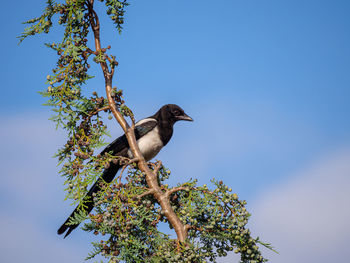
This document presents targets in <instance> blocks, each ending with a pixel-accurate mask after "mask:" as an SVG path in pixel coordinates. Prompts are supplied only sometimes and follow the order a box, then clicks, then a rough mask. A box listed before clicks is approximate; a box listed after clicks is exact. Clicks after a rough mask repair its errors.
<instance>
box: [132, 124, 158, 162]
mask: <svg viewBox="0 0 350 263" xmlns="http://www.w3.org/2000/svg"><path fill="white" fill-rule="evenodd" d="M148 120H149V119H144V120H142V121H140V122H138V123H137V124H136V125H140V124H141V123H143V122H145V121H148ZM152 120H153V119H152ZM137 144H138V146H139V149H140V151H141V153H142V155H143V157H144V158H145V160H146V161H149V160H151V159H152V158H154V157H155V156H156V155H157V154H158V153H159V151H160V150H161V149H162V148H163V142H162V140H161V139H160V137H159V131H158V127H157V126H156V127H155V128H154V129H153V130H151V131H150V132H148V133H147V134H146V135H144V136H142V137H141V138H140V139H138V140H137ZM128 155H129V157H130V158H132V153H131V150H129V151H128Z"/></svg>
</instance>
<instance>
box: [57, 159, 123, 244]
mask: <svg viewBox="0 0 350 263" xmlns="http://www.w3.org/2000/svg"><path fill="white" fill-rule="evenodd" d="M120 168H121V166H120V165H119V164H114V163H110V167H109V168H108V169H106V170H104V172H103V174H102V175H101V177H100V178H98V179H97V181H96V182H95V183H94V185H93V186H92V187H91V188H90V190H89V192H88V193H87V194H86V195H85V197H84V199H83V202H84V207H82V206H80V205H78V206H77V207H76V208H75V209H74V211H73V212H72V213H71V215H70V216H69V217H68V218H67V220H66V221H65V222H64V223H63V225H62V226H61V227H60V228H59V229H58V230H57V234H59V235H61V234H63V233H64V232H66V231H67V229H68V231H67V233H66V234H65V236H64V238H66V237H67V236H68V235H69V234H70V233H71V232H72V231H73V230H74V229H75V228H77V227H78V226H79V224H80V223H81V222H79V223H77V224H73V225H71V224H69V221H70V220H71V219H72V218H74V217H75V214H79V212H80V211H83V212H84V213H85V214H89V213H90V212H91V210H92V209H93V208H94V202H93V197H92V195H93V193H97V192H99V191H100V190H101V183H103V182H106V183H110V182H112V180H113V178H114V177H115V175H116V173H117V172H118V170H119V169H120Z"/></svg>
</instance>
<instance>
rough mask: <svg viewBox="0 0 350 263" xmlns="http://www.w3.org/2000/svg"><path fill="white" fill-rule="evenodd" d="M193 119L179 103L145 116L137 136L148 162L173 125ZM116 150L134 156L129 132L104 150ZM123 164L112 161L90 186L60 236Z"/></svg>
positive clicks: (159, 148) (114, 151)
mask: <svg viewBox="0 0 350 263" xmlns="http://www.w3.org/2000/svg"><path fill="white" fill-rule="evenodd" d="M180 120H183V121H193V120H192V118H191V117H190V116H188V115H187V114H186V113H185V112H184V110H183V109H181V108H180V107H179V106H177V105H175V104H167V105H164V106H163V107H161V108H160V109H159V110H158V111H157V112H156V114H154V115H152V116H150V117H148V118H145V119H142V120H140V121H138V122H137V123H136V124H135V130H134V132H135V137H136V142H137V145H138V147H139V149H140V151H141V153H142V155H143V157H144V158H145V160H146V161H149V160H151V159H152V158H154V157H155V156H156V155H157V154H158V153H159V151H160V150H161V149H162V148H163V147H164V146H165V145H166V144H167V143H168V142H169V140H170V139H171V136H172V135H173V126H174V124H175V122H177V121H180ZM104 153H112V154H113V155H115V156H123V157H128V158H133V156H132V152H131V150H130V147H129V143H128V140H127V139H126V136H125V134H124V135H122V136H120V137H119V138H117V139H115V140H114V141H113V142H112V143H111V144H109V145H108V146H107V147H106V148H105V149H104V150H103V151H102V152H101V155H103V154H104ZM121 167H122V165H120V164H119V163H113V162H110V163H109V167H108V168H107V169H105V170H104V171H103V173H102V175H101V176H100V177H99V178H98V179H97V181H96V182H95V183H94V185H93V186H92V187H91V188H90V190H89V192H88V193H87V194H86V196H85V197H84V199H83V202H84V204H85V206H86V207H84V208H81V207H79V206H77V207H76V208H75V210H74V211H73V212H72V214H71V215H70V216H69V217H68V218H67V220H66V221H65V222H64V223H63V225H62V226H61V227H60V228H59V229H58V231H57V233H58V234H59V235H61V234H63V233H64V232H66V231H67V230H68V231H67V233H66V234H65V236H64V238H66V237H67V236H68V235H69V234H70V233H71V232H72V231H73V230H74V229H75V228H76V227H77V226H78V225H79V223H77V224H73V225H70V224H68V222H69V221H70V220H71V219H72V218H74V216H75V214H77V213H79V209H80V210H83V211H84V212H85V213H86V214H89V213H90V212H91V210H92V209H93V207H94V203H93V201H92V196H93V194H94V193H97V192H99V191H100V190H101V183H102V182H106V183H110V182H112V180H113V179H114V177H115V175H116V173H117V172H118V170H119V169H120V168H121Z"/></svg>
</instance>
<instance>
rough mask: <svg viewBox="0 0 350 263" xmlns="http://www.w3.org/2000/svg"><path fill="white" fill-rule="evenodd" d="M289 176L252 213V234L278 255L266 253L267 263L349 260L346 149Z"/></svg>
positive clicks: (349, 198) (349, 160)
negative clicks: (272, 246) (268, 245)
mask: <svg viewBox="0 0 350 263" xmlns="http://www.w3.org/2000/svg"><path fill="white" fill-rule="evenodd" d="M288 178H290V179H288V181H287V182H284V183H282V184H279V185H276V186H275V187H273V188H272V189H271V188H270V189H266V191H265V192H263V193H262V194H261V195H260V196H259V198H258V199H257V201H256V202H255V203H254V204H253V209H251V212H252V215H253V216H252V220H251V224H250V225H251V226H253V227H252V228H253V230H254V231H253V233H257V234H259V235H260V236H261V237H262V238H263V240H266V241H268V242H271V243H272V244H273V245H274V246H275V248H276V249H277V250H278V251H279V253H280V254H279V255H277V254H274V253H267V254H266V255H267V257H268V258H270V262H272V263H273V262H283V263H295V262H308V263H322V262H324V263H326V262H327V263H328V262H339V263H342V262H348V254H347V253H348V251H347V248H348V246H349V244H348V238H349V236H350V205H349V203H350V149H347V150H342V151H340V152H338V153H336V154H333V155H331V156H328V157H327V158H324V159H323V160H320V161H318V162H317V163H316V164H314V165H312V166H310V167H309V168H307V169H305V170H304V171H303V172H301V173H299V174H296V175H295V176H291V177H288Z"/></svg>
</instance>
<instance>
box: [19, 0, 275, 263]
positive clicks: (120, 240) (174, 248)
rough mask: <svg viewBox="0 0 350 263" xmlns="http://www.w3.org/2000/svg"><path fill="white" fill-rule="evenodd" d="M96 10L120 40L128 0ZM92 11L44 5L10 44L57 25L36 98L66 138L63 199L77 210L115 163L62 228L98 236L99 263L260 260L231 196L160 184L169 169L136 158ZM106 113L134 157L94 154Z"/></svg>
mask: <svg viewBox="0 0 350 263" xmlns="http://www.w3.org/2000/svg"><path fill="white" fill-rule="evenodd" d="M99 2H102V3H101V4H102V5H105V8H106V14H107V15H108V16H109V17H110V19H111V21H112V22H113V23H114V25H115V28H116V31H118V32H119V33H120V32H121V31H122V29H123V24H124V14H125V11H126V8H127V6H128V4H129V3H128V1H126V0H99ZM96 4H97V3H95V1H94V0H66V1H62V2H61V3H59V1H53V0H48V1H47V4H46V8H45V10H44V11H43V13H42V14H41V15H40V16H39V17H37V18H34V19H31V20H28V21H27V22H25V23H26V24H28V26H27V27H26V28H25V31H24V32H23V33H22V35H21V36H20V37H19V39H20V42H22V41H23V40H24V39H25V38H27V37H28V36H32V35H36V34H40V33H49V31H50V29H51V28H52V27H53V24H54V23H53V18H54V17H55V16H56V17H58V22H57V23H58V25H59V26H61V27H63V36H62V39H61V41H60V42H58V43H54V42H53V43H46V44H45V45H46V46H47V47H49V48H51V49H52V50H53V51H54V52H56V53H57V56H58V59H57V64H56V66H55V67H54V68H53V69H52V72H50V73H49V75H47V83H48V88H47V89H46V90H44V91H42V92H41V94H42V95H43V96H44V97H46V98H47V103H46V105H48V106H50V107H51V108H52V110H53V112H54V115H53V117H52V120H53V121H54V122H55V123H56V125H57V127H61V128H62V129H64V130H65V131H66V135H67V142H66V143H65V144H64V145H63V146H62V147H61V148H60V149H58V151H57V153H56V157H57V158H58V160H59V164H60V165H61V166H60V167H61V168H60V171H59V173H60V175H61V176H63V177H64V178H65V179H66V180H65V183H64V184H65V186H66V188H65V191H66V199H70V200H72V201H73V203H74V204H78V205H79V206H80V207H81V208H84V200H83V199H84V196H85V194H86V193H87V188H88V186H89V185H91V184H93V183H94V182H95V181H96V180H97V178H98V177H99V175H100V174H101V172H102V171H103V169H104V168H108V166H109V165H110V164H111V163H112V162H114V163H116V162H119V163H121V164H123V169H122V171H121V173H120V174H119V176H118V177H117V178H116V179H115V180H114V181H113V182H112V183H111V184H107V183H104V184H102V185H101V191H100V192H98V193H97V194H95V195H94V197H93V199H94V200H93V202H94V204H95V210H94V212H92V213H90V214H88V215H86V214H85V213H84V212H83V211H84V210H83V209H81V213H79V214H77V215H76V216H75V218H74V219H73V220H72V222H71V223H72V224H74V223H77V222H81V221H82V220H86V223H85V225H84V227H83V230H85V231H89V232H92V233H93V234H95V235H99V234H102V236H101V239H102V241H101V242H98V243H93V249H92V252H91V253H90V254H89V255H88V257H87V259H91V258H93V257H94V256H96V255H97V254H101V255H103V256H105V257H106V258H107V259H108V260H109V262H119V261H124V262H206V261H214V262H215V260H216V259H217V257H220V256H226V255H227V253H228V252H229V251H232V250H234V251H235V252H236V253H240V255H241V262H251V263H253V262H265V261H267V260H266V259H264V258H263V257H262V255H261V252H260V250H259V247H258V244H262V245H264V246H266V247H269V248H270V246H269V244H265V243H262V242H261V241H259V238H254V237H252V235H251V233H250V231H249V229H248V228H247V227H246V225H247V222H248V219H249V216H250V214H249V213H248V211H247V210H246V208H245V205H246V202H245V201H243V200H240V199H239V198H238V196H237V195H236V194H235V193H232V189H231V188H229V187H228V186H226V185H225V184H224V183H223V182H222V181H217V180H214V179H213V180H212V181H211V183H212V186H211V187H208V186H207V185H203V186H199V185H197V181H196V180H190V181H187V182H179V183H178V185H177V186H174V187H170V186H169V185H168V184H166V180H167V179H168V178H169V176H170V175H171V173H170V171H169V170H168V169H167V168H165V167H164V166H163V164H162V163H161V162H160V161H157V162H154V163H151V162H149V163H146V161H145V160H144V158H143V156H142V154H141V153H140V150H139V149H138V147H137V144H136V140H135V134H134V126H135V120H134V115H133V113H132V111H131V109H130V108H129V107H127V106H126V104H125V101H124V99H123V91H122V90H121V89H117V88H115V87H113V86H112V80H113V77H114V75H115V70H116V68H117V66H118V62H117V59H116V57H115V56H114V55H112V54H110V52H109V50H110V46H109V45H108V46H103V45H102V43H101V38H100V22H99V17H98V14H97V13H96V11H95V5H96ZM56 20H57V19H56ZM89 34H92V36H93V42H92V43H89V41H88V36H89ZM90 63H97V64H99V65H100V67H101V71H102V75H103V77H104V80H105V83H104V85H105V94H104V96H103V95H98V94H97V92H96V91H92V90H89V89H88V87H87V86H86V82H87V80H88V79H90V78H91V77H92V75H90V74H91V72H90V71H91V70H89V68H90ZM83 89H85V90H84V92H83ZM107 114H108V115H109V116H114V118H115V120H116V121H117V122H118V124H119V125H120V126H121V128H122V129H123V131H124V132H125V135H126V137H127V140H128V143H129V145H130V147H131V151H132V154H133V156H134V157H135V158H134V159H131V160H130V159H128V158H125V157H120V156H113V155H112V154H110V153H106V154H103V155H101V154H98V153H97V150H98V149H99V148H100V147H101V146H103V145H104V141H103V140H104V138H105V135H107V134H108V132H107V131H108V130H107V126H106V124H105V123H104V122H103V117H104V116H106V115H107ZM126 119H129V123H130V124H129V123H128V122H127V121H126ZM160 222H165V223H167V224H168V225H169V228H170V229H174V230H175V234H176V236H175V238H174V237H172V236H171V235H168V234H165V233H162V232H161V231H160V230H159V225H160Z"/></svg>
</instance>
